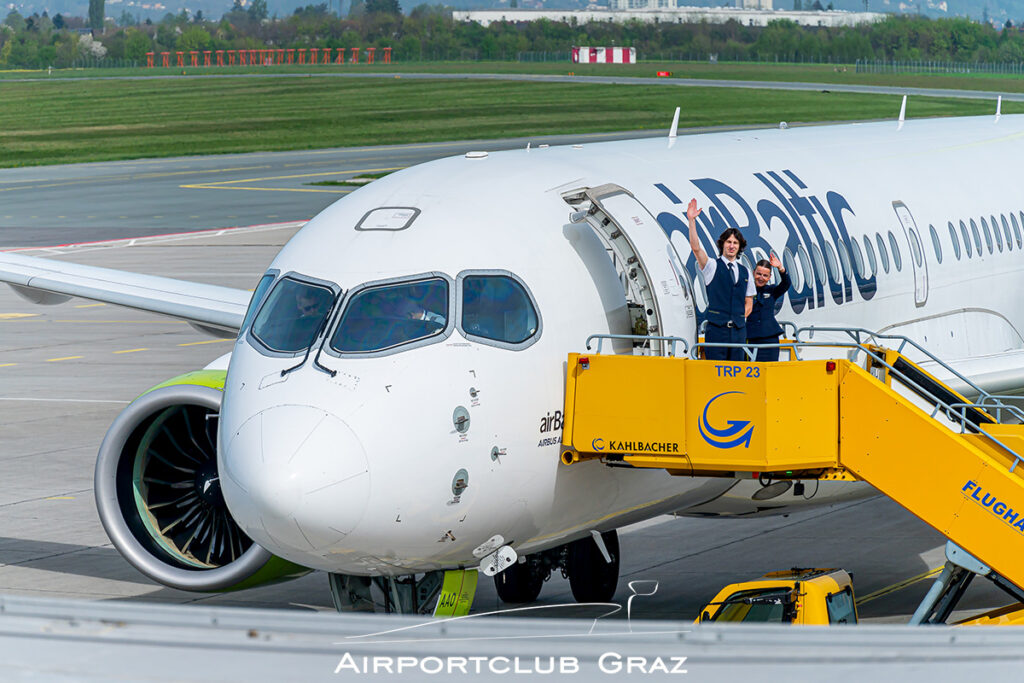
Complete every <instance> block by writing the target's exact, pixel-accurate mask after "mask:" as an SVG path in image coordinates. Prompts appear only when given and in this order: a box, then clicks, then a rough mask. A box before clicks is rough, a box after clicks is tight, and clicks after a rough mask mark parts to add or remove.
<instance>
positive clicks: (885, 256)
mask: <svg viewBox="0 0 1024 683" xmlns="http://www.w3.org/2000/svg"><path fill="white" fill-rule="evenodd" d="M875 239H876V240H877V241H878V257H879V258H880V259H882V269H883V270H885V273H886V275H888V274H889V252H887V251H886V250H885V240H883V239H882V235H881V234H879V233H877V232H876V233H875Z"/></svg>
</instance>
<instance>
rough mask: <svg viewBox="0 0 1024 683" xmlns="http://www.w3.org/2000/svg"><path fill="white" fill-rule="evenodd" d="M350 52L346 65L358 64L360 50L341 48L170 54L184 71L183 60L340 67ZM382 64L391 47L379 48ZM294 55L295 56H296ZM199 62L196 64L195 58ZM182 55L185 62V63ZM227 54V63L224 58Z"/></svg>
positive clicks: (164, 56) (150, 64)
mask: <svg viewBox="0 0 1024 683" xmlns="http://www.w3.org/2000/svg"><path fill="white" fill-rule="evenodd" d="M346 49H349V50H350V56H349V64H358V63H359V51H360V48H358V47H353V48H344V47H310V48H305V47H300V48H277V49H265V50H216V51H213V50H202V51H199V50H189V51H188V52H185V51H181V50H179V51H176V52H174V63H175V64H177V65H178V66H179V67H182V68H184V67H185V65H186V61H187V62H188V65H189V66H195V67H198V66H204V67H206V66H235V65H236V64H237V65H239V66H275V65H276V66H282V65H289V64H300V65H303V66H305V65H307V64H308V65H311V66H312V65H315V64H321V65H326V64H344V63H345V50H346ZM381 51H382V57H383V60H384V64H390V63H391V48H390V47H385V48H381ZM296 53H298V54H296ZM376 53H377V48H375V47H368V48H366V52H365V55H366V63H367V64H373V63H374V60H375V58H376ZM200 54H202V56H203V59H202V63H201V64H200V61H199V55H200ZM186 55H188V56H187V60H186ZM225 55H227V61H225V60H224V56H225ZM155 65H156V53H155V52H147V53H146V68H149V69H152V68H154V66H155ZM160 66H162V67H164V68H168V67H170V66H171V53H170V52H161V53H160Z"/></svg>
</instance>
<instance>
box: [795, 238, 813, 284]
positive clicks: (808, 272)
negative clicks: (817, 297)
mask: <svg viewBox="0 0 1024 683" xmlns="http://www.w3.org/2000/svg"><path fill="white" fill-rule="evenodd" d="M796 255H797V258H799V259H800V270H801V271H803V274H804V282H805V283H807V284H808V285H810V286H811V287H813V286H814V268H813V267H812V266H811V257H810V256H808V255H807V250H806V249H804V245H802V244H801V245H800V246H798V247H797V248H796Z"/></svg>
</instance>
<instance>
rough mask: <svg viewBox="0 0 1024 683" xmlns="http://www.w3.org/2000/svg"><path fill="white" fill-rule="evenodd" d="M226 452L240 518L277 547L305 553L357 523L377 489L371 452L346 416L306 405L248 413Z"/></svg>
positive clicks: (226, 474) (232, 500)
mask: <svg viewBox="0 0 1024 683" xmlns="http://www.w3.org/2000/svg"><path fill="white" fill-rule="evenodd" d="M226 436H227V438H226V439H225V441H226V443H227V445H226V447H225V448H224V452H223V453H221V454H220V456H219V457H220V463H219V467H220V471H221V473H222V475H223V476H222V478H221V487H222V489H223V494H224V499H225V501H226V502H227V504H228V509H229V510H230V511H231V514H232V516H233V517H234V518H235V521H236V522H237V523H238V524H239V526H241V527H242V529H244V530H245V533H246V534H248V535H249V537H250V538H252V539H253V540H254V541H256V542H257V543H259V544H260V545H262V546H263V547H265V548H267V549H268V550H270V551H271V552H274V553H276V554H279V555H282V556H283V557H285V558H288V559H295V560H296V561H301V558H302V556H303V555H306V554H309V553H311V552H312V553H314V554H316V553H317V551H319V550H321V549H324V548H328V547H330V546H332V545H333V544H336V543H338V542H339V541H341V539H343V538H344V537H345V536H346V535H347V534H349V533H351V531H352V530H353V529H354V528H355V527H356V525H357V524H358V523H359V520H360V519H361V518H362V516H363V513H364V511H365V509H366V504H367V501H368V499H369V495H370V478H369V471H368V463H367V458H366V452H365V451H364V450H363V447H362V444H360V443H359V439H358V438H357V437H356V435H355V434H354V433H353V432H352V430H351V429H350V428H349V426H348V425H347V424H345V422H343V421H342V420H340V419H339V418H337V417H336V416H334V415H332V414H330V413H328V412H327V411H325V410H323V409H320V408H315V407H313V406H305V405H285V406H276V407H273V408H268V409H266V410H264V411H261V412H259V413H257V414H256V415H253V416H252V417H251V418H249V419H248V420H246V421H245V422H244V423H243V424H242V425H241V426H240V427H239V428H238V429H237V431H235V432H234V433H233V434H230V435H226Z"/></svg>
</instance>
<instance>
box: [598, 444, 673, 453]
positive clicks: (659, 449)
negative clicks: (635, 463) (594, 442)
mask: <svg viewBox="0 0 1024 683" xmlns="http://www.w3.org/2000/svg"><path fill="white" fill-rule="evenodd" d="M601 450H604V449H603V448H602V449H601ZM608 450H610V451H625V452H626V453H678V452H679V444H678V443H675V442H672V441H609V442H608Z"/></svg>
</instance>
